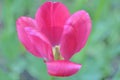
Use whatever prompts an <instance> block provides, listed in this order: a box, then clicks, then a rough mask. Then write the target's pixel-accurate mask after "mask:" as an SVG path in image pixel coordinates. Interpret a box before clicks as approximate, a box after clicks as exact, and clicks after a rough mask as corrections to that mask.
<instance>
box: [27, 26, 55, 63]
mask: <svg viewBox="0 0 120 80" xmlns="http://www.w3.org/2000/svg"><path fill="white" fill-rule="evenodd" d="M25 31H26V32H27V34H28V36H29V38H30V40H31V42H32V43H33V46H34V47H35V49H36V51H37V52H38V53H39V54H40V55H41V57H42V58H44V60H45V61H52V60H53V59H54V57H53V53H52V46H51V44H50V43H49V41H48V40H47V38H46V37H45V36H44V35H43V34H42V33H40V32H38V31H36V30H35V29H32V28H30V27H26V28H25Z"/></svg>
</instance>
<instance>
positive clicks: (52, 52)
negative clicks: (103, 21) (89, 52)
mask: <svg viewBox="0 0 120 80" xmlns="http://www.w3.org/2000/svg"><path fill="white" fill-rule="evenodd" d="M16 25H17V32H18V38H19V40H20V41H21V43H22V44H23V45H24V46H25V48H26V49H27V50H28V51H29V52H30V53H31V54H33V55H34V56H36V57H39V58H43V59H44V61H45V64H46V65H47V70H48V73H49V74H50V75H52V76H59V77H64V76H65V77H66V76H71V75H73V74H75V73H76V72H78V71H79V69H80V68H81V64H77V63H73V62H71V61H70V58H71V57H72V56H73V55H74V54H76V53H77V52H79V51H80V50H81V49H82V48H83V47H84V46H85V44H86V41H87V39H88V36H89V34H90V30H91V19H90V17H89V14H88V13H87V12H86V11H84V10H80V11H77V12H76V13H74V14H73V15H70V13H69V11H68V9H67V8H66V6H65V5H63V4H62V3H60V2H45V3H44V4H43V5H42V6H41V7H40V8H39V9H38V11H37V12H36V15H35V19H32V18H30V17H24V16H22V17H20V18H19V19H18V20H17V22H16Z"/></svg>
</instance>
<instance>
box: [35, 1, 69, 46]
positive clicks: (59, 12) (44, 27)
mask: <svg viewBox="0 0 120 80" xmlns="http://www.w3.org/2000/svg"><path fill="white" fill-rule="evenodd" d="M69 15H70V14H69V11H68V9H67V8H66V6H64V5H63V4H62V3H60V2H46V3H44V4H43V5H42V6H41V7H40V8H39V9H38V11H37V13H36V16H35V19H36V21H37V23H38V24H39V26H38V28H39V30H40V31H41V32H42V33H44V34H45V36H47V38H48V39H49V41H50V42H51V44H52V45H53V46H54V45H57V44H59V42H60V38H61V34H62V32H63V27H64V24H65V22H66V20H67V19H68V17H69Z"/></svg>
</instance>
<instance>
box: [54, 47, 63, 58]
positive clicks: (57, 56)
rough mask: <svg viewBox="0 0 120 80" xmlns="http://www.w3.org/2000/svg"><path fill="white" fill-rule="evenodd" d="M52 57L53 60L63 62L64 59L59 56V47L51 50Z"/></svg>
mask: <svg viewBox="0 0 120 80" xmlns="http://www.w3.org/2000/svg"><path fill="white" fill-rule="evenodd" d="M53 55H54V59H55V60H64V58H63V57H62V56H61V54H60V47H59V46H55V47H54V48H53Z"/></svg>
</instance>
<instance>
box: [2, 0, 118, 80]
mask: <svg viewBox="0 0 120 80" xmlns="http://www.w3.org/2000/svg"><path fill="white" fill-rule="evenodd" d="M44 1H45V0H0V80H120V0H57V1H61V2H63V3H64V4H65V5H66V6H67V7H68V9H69V10H70V12H71V13H74V12H76V11H78V10H81V9H84V10H86V11H87V12H88V13H89V14H90V16H91V18H92V23H93V26H92V32H91V35H90V37H89V40H88V42H87V45H86V46H85V48H84V49H82V51H81V52H79V54H76V55H74V56H73V58H72V59H71V60H72V61H74V62H77V63H81V64H82V68H81V70H80V71H79V72H78V73H77V74H75V75H73V76H71V77H67V78H52V77H50V76H49V75H48V74H47V70H46V66H45V64H44V62H43V60H42V59H38V58H36V57H34V56H32V55H31V54H28V52H27V51H26V50H25V49H24V47H23V46H22V45H21V43H20V42H19V40H18V38H17V32H16V24H15V22H16V19H17V18H18V17H20V16H23V15H24V16H30V17H33V18H34V14H35V12H36V10H37V9H38V7H39V6H40V5H41V4H43V2H44ZM54 1H55V0H54Z"/></svg>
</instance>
